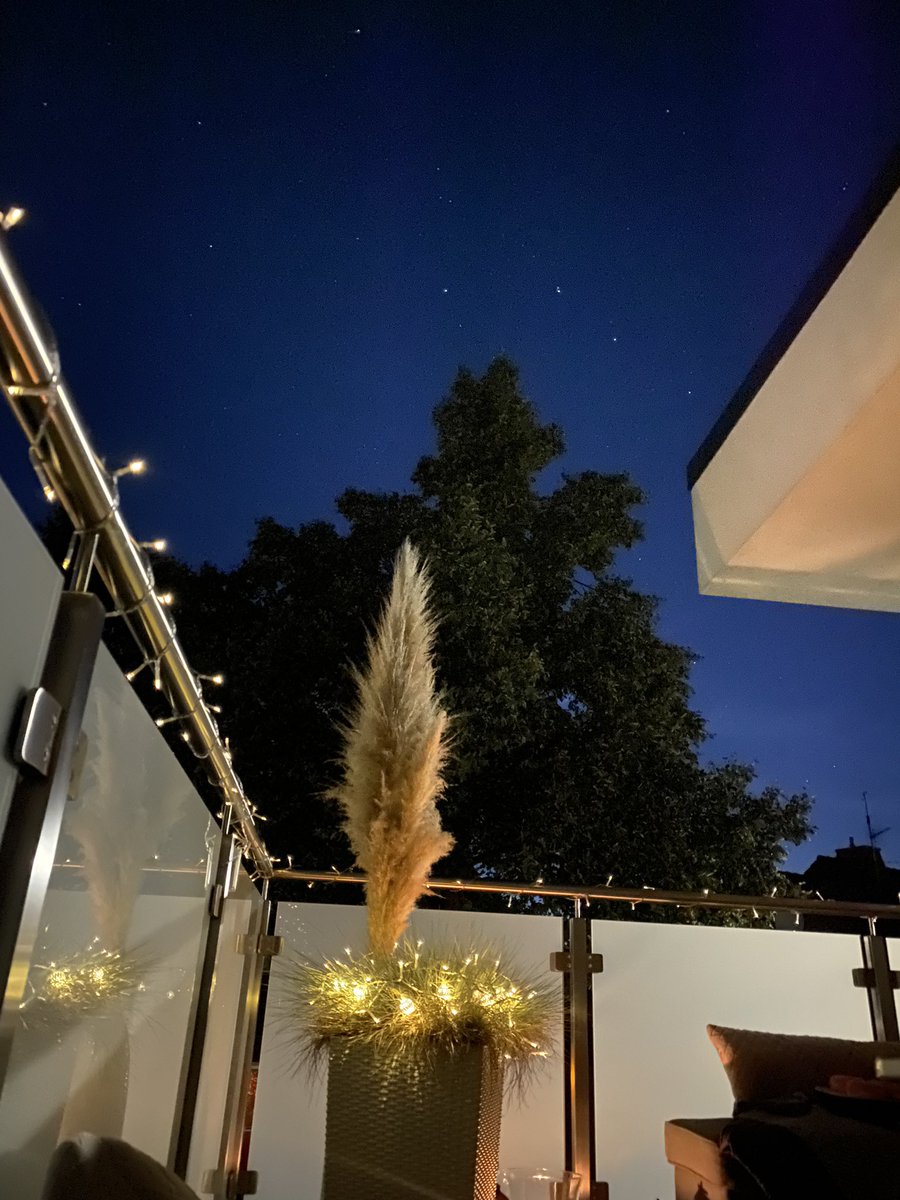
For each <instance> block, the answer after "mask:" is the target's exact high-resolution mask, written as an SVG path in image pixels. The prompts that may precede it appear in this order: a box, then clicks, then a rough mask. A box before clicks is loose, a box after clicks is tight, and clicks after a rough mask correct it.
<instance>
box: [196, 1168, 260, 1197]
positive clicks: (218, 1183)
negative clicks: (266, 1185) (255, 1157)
mask: <svg viewBox="0 0 900 1200" xmlns="http://www.w3.org/2000/svg"><path fill="white" fill-rule="evenodd" d="M258 1186H259V1172H258V1171H207V1172H206V1174H205V1175H204V1176H203V1184H202V1191H203V1193H204V1195H211V1196H224V1197H225V1200H238V1197H240V1196H255V1195H256V1189H257V1188H258Z"/></svg>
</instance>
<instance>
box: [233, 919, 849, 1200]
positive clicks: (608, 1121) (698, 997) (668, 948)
mask: <svg viewBox="0 0 900 1200" xmlns="http://www.w3.org/2000/svg"><path fill="white" fill-rule="evenodd" d="M364 921H365V914H364V910H363V909H362V908H359V907H352V906H350V907H348V906H341V905H329V904H279V906H278V918H277V929H278V932H279V933H281V934H282V935H283V936H284V937H285V939H286V949H285V957H284V958H282V959H281V960H275V961H274V963H273V968H272V979H271V984H270V999H269V1008H268V1010H267V1013H266V1022H265V1028H264V1035H263V1041H262V1054H261V1060H260V1068H259V1081H258V1087H257V1100H256V1115H255V1119H254V1125H253V1136H252V1143H251V1160H252V1162H253V1164H254V1165H255V1167H256V1169H257V1170H258V1171H259V1174H260V1179H259V1195H260V1196H261V1197H262V1198H263V1200H318V1196H319V1194H320V1189H321V1179H322V1167H323V1158H324V1133H325V1088H324V1081H323V1080H322V1079H316V1078H311V1077H310V1076H309V1074H308V1072H306V1071H305V1070H303V1069H299V1070H298V1069H297V1061H296V1049H295V1044H294V1041H293V1039H292V1034H291V1029H290V1027H289V1025H288V1023H287V1021H286V1020H285V1015H284V1009H283V987H282V982H281V976H282V973H283V971H284V963H285V962H286V961H287V960H289V958H290V956H291V955H301V954H303V955H307V954H308V955H312V956H315V957H324V956H335V957H339V956H340V955H341V954H342V953H343V949H344V947H348V946H349V947H350V949H351V950H352V951H353V952H354V953H356V952H357V951H359V950H361V949H363V947H364V932H365V925H364ZM413 934H414V936H416V937H421V938H423V939H426V940H427V941H428V942H430V943H432V944H434V943H435V942H437V943H441V942H448V943H461V944H463V945H468V944H471V945H474V946H478V945H485V944H490V945H492V946H494V947H496V948H497V949H498V952H499V953H502V954H503V955H504V957H505V956H506V955H509V957H510V960H511V961H512V962H518V963H520V964H521V965H522V966H523V967H526V968H527V967H532V966H537V967H538V969H541V970H546V969H547V966H548V961H549V956H550V954H551V952H552V951H554V950H559V949H561V948H562V922H561V920H560V919H559V918H554V917H544V916H518V915H512V914H509V915H507V914H461V913H455V912H454V913H440V912H434V911H428V912H419V913H416V914H415V917H414V923H413ZM592 938H593V948H594V951H595V952H599V953H601V954H602V955H603V956H604V971H603V973H602V974H600V975H597V976H595V977H594V984H593V995H594V1057H595V1113H596V1144H597V1174H598V1178H599V1179H601V1180H604V1181H606V1182H607V1183H609V1185H610V1195H611V1197H612V1200H631V1198H638V1197H648V1198H650V1200H652V1198H654V1197H658V1198H659V1200H671V1197H672V1195H673V1182H672V1169H671V1167H669V1166H668V1164H667V1163H666V1160H665V1154H664V1151H663V1126H664V1122H665V1121H666V1119H668V1118H670V1117H679V1116H680V1117H688V1116H692V1117H698V1116H724V1115H727V1114H728V1113H729V1112H730V1111H731V1105H732V1099H731V1093H730V1090H729V1087H728V1083H727V1081H726V1078H725V1074H724V1072H723V1070H722V1068H721V1065H720V1064H719V1061H718V1058H717V1056H716V1054H715V1051H714V1050H713V1049H712V1046H711V1045H710V1043H709V1041H708V1039H707V1037H706V1032H705V1027H706V1025H707V1023H714V1024H721V1025H733V1026H737V1027H743V1028H750V1029H761V1030H771V1031H778V1032H786V1033H813V1034H825V1035H832V1036H837V1037H848V1038H860V1039H863V1040H865V1039H868V1038H869V1037H871V1030H870V1025H869V1016H868V1008H867V1003H866V995H865V992H863V991H860V990H858V989H856V988H854V987H853V985H852V980H851V971H852V969H853V968H854V967H857V966H859V965H860V957H859V953H860V951H859V942H858V940H857V939H856V938H853V937H847V936H845V935H840V934H822V933H805V932H803V931H801V930H797V931H790V932H788V931H777V930H768V929H766V930H747V929H727V928H710V927H705V926H681V925H661V924H642V923H637V922H634V921H595V922H593V923H592ZM554 978H556V979H557V980H558V978H559V977H558V976H555V977H554ZM560 1016H561V1014H560ZM561 1031H562V1022H561V1020H560V1025H559V1027H558V1032H559V1033H560V1034H561ZM563 1097H564V1091H563V1072H562V1062H561V1059H560V1058H559V1057H557V1059H556V1060H555V1061H554V1062H552V1063H551V1064H550V1065H549V1066H548V1069H547V1071H546V1072H545V1074H544V1075H543V1076H542V1078H541V1079H540V1080H539V1081H538V1082H537V1084H536V1086H535V1087H534V1088H533V1089H532V1091H531V1092H530V1093H529V1095H528V1097H527V1099H526V1102H525V1104H524V1105H523V1106H518V1105H516V1104H508V1105H507V1108H506V1110H505V1113H504V1119H503V1133H502V1142H501V1165H504V1166H526V1165H534V1166H543V1167H547V1168H549V1169H550V1170H551V1171H554V1172H556V1171H561V1170H562V1168H563V1165H564V1145H563V1130H564V1099H563Z"/></svg>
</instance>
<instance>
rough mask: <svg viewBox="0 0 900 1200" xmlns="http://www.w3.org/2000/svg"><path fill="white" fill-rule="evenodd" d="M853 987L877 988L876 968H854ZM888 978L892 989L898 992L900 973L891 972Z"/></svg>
mask: <svg viewBox="0 0 900 1200" xmlns="http://www.w3.org/2000/svg"><path fill="white" fill-rule="evenodd" d="M851 974H852V976H853V986H854V987H858V988H874V987H876V986H877V976H876V974H875V968H874V967H854V968H853V970H852V972H851ZM888 978H889V979H890V982H891V987H892V988H894V990H895V991H896V989H897V988H900V971H889V972H888Z"/></svg>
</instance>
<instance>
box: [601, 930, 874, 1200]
mask: <svg viewBox="0 0 900 1200" xmlns="http://www.w3.org/2000/svg"><path fill="white" fill-rule="evenodd" d="M592 937H593V948H594V950H595V951H597V952H599V953H601V954H602V955H603V959H604V971H603V974H602V975H599V976H595V978H594V985H593V989H594V1063H595V1097H596V1100H595V1104H596V1139H597V1141H596V1144H597V1173H598V1177H599V1178H600V1179H601V1180H604V1181H605V1182H607V1183H609V1185H610V1194H611V1195H612V1196H613V1197H616V1196H649V1197H659V1198H660V1200H671V1197H672V1196H673V1195H674V1184H673V1172H672V1168H671V1166H669V1165H668V1164H667V1162H666V1158H665V1153H664V1150H663V1129H664V1124H665V1122H666V1121H667V1120H669V1119H671V1118H676V1117H716V1116H727V1115H728V1114H729V1113H730V1112H731V1108H732V1104H733V1100H732V1096H731V1092H730V1089H729V1086H728V1083H727V1080H726V1078H725V1074H724V1071H723V1070H722V1067H721V1065H720V1063H719V1059H718V1056H717V1055H716V1052H715V1050H714V1049H713V1047H712V1045H711V1044H710V1042H709V1040H708V1038H707V1035H706V1025H707V1023H711V1024H716V1025H726V1026H732V1027H735V1028H741V1029H756V1030H766V1031H771V1032H778V1033H805V1034H820V1035H829V1036H834V1037H845V1038H861V1039H868V1038H870V1037H871V1029H870V1025H869V1016H868V1008H867V1003H866V994H865V992H864V991H861V990H858V989H856V988H854V987H853V983H852V980H851V971H852V970H853V968H854V967H858V966H859V965H860V962H861V960H860V949H859V941H858V939H857V938H854V937H848V936H845V935H841V934H826V933H806V932H802V931H796V932H788V931H778V930H768V929H724V928H711V927H706V926H687V925H662V924H644V923H637V922H626V921H621V922H620V921H595V922H593V926H592Z"/></svg>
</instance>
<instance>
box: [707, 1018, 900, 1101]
mask: <svg viewBox="0 0 900 1200" xmlns="http://www.w3.org/2000/svg"><path fill="white" fill-rule="evenodd" d="M706 1032H707V1033H708V1034H709V1040H710V1041H711V1042H712V1044H713V1045H714V1046H715V1048H716V1050H717V1051H718V1054H719V1058H720V1059H721V1060H722V1066H723V1067H724V1068H725V1074H726V1075H727V1076H728V1082H729V1083H730V1084H731V1090H732V1092H733V1093H734V1098H735V1100H749V1101H759V1100H771V1099H774V1098H776V1097H780V1096H790V1095H793V1093H794V1092H804V1093H807V1094H808V1093H810V1092H811V1091H812V1090H813V1089H814V1088H816V1087H827V1086H828V1080H829V1077H830V1076H832V1075H859V1076H862V1077H863V1078H866V1079H872V1078H874V1076H875V1059H876V1058H890V1057H896V1056H900V1042H850V1041H844V1040H842V1039H841V1038H828V1037H807V1036H805V1035H798V1034H789V1033H756V1032H754V1031H753V1030H750V1029H727V1028H724V1027H723V1026H721V1025H707V1027H706Z"/></svg>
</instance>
